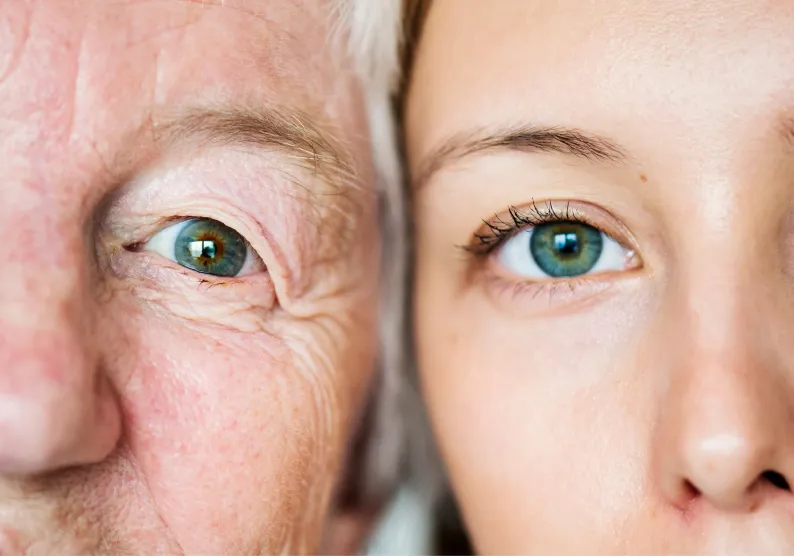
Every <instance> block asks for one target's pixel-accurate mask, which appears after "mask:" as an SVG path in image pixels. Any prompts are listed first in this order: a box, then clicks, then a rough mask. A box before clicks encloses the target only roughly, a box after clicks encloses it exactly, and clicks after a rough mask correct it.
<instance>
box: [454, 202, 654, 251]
mask: <svg viewBox="0 0 794 556" xmlns="http://www.w3.org/2000/svg"><path fill="white" fill-rule="evenodd" d="M522 217H523V218H524V219H526V220H533V221H534V222H533V223H532V224H529V223H527V224H523V225H519V224H518V223H517V222H516V219H517V218H518V219H520V218H522ZM561 220H570V221H575V222H581V223H582V224H586V225H588V226H592V227H593V228H595V229H597V230H599V231H601V232H603V233H605V234H606V235H608V236H609V237H610V238H612V239H614V240H615V241H616V242H618V243H619V244H620V245H622V246H623V247H624V248H626V249H627V250H629V251H632V252H634V253H637V252H638V248H637V242H636V240H635V238H634V236H633V235H632V234H631V232H629V230H628V229H627V228H626V226H624V225H623V224H622V223H621V222H620V220H618V219H617V218H616V217H615V216H613V215H612V214H611V213H609V212H608V211H606V210H604V209H602V208H600V207H597V206H596V205H593V204H591V203H586V202H583V201H571V200H554V199H551V200H546V201H538V202H536V201H535V200H532V201H531V202H530V203H529V204H528V205H523V206H515V205H511V206H509V207H508V208H507V211H506V212H503V213H501V214H495V215H494V216H493V217H492V218H490V219H488V220H484V221H483V225H482V226H481V227H480V228H479V230H477V231H476V232H475V233H474V235H473V236H472V239H471V241H470V242H469V245H466V246H464V247H463V248H464V250H466V251H468V252H469V253H471V254H472V255H474V256H478V257H479V256H488V255H490V254H491V253H493V252H495V251H496V250H498V249H499V248H500V247H501V246H502V245H503V244H504V242H505V241H507V240H508V239H510V238H511V237H513V236H515V234H517V233H519V232H522V231H526V230H528V229H530V228H532V227H534V226H537V225H540V224H544V223H547V222H557V221H561ZM498 230H500V231H498Z"/></svg>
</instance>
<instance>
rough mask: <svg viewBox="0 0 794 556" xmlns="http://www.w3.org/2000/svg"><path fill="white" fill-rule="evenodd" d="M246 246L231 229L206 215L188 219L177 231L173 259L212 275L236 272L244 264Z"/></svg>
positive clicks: (236, 273) (239, 236)
mask: <svg viewBox="0 0 794 556" xmlns="http://www.w3.org/2000/svg"><path fill="white" fill-rule="evenodd" d="M247 253H248V247H247V244H246V241H245V239H243V237H242V236H241V235H240V234H238V233H237V232H235V231H234V230H233V229H231V228H229V227H228V226H225V225H224V224H221V223H220V222H218V221H217V220H212V219H209V218H197V219H195V220H192V221H190V222H189V223H188V224H187V225H186V226H185V227H184V228H182V230H181V231H180V232H179V235H177V237H176V240H175V245H174V254H175V258H176V262H177V263H179V264H180V265H182V266H184V267H187V268H190V269H192V270H195V271H197V272H201V273H204V274H212V275H215V276H225V277H231V276H237V275H238V274H239V273H240V270H242V268H243V265H244V264H245V260H246V256H247Z"/></svg>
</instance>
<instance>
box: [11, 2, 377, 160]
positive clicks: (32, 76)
mask: <svg viewBox="0 0 794 556" xmlns="http://www.w3.org/2000/svg"><path fill="white" fill-rule="evenodd" d="M331 15H332V14H331V13H330V9H329V4H328V3H327V2H323V1H322V0H298V1H294V0H224V1H223V2H220V1H208V0H204V1H185V0H110V1H109V0H80V1H67V2H64V1H63V0H41V1H37V2H33V1H20V2H9V3H6V2H3V3H2V6H0V92H1V94H0V112H2V113H3V115H4V117H5V116H6V115H9V116H11V117H13V115H15V114H18V115H20V117H21V119H22V121H19V122H17V123H16V125H13V126H11V131H13V132H14V133H16V134H26V135H27V138H28V139H29V140H30V141H29V142H30V144H31V145H32V144H33V142H34V141H33V139H37V141H36V142H37V143H38V144H37V145H36V148H37V149H38V150H39V151H41V150H42V149H45V148H46V144H44V143H42V142H41V139H43V137H41V136H40V137H37V138H34V137H31V134H36V133H39V134H42V133H45V131H44V130H45V129H46V133H45V134H46V139H47V142H50V143H51V142H59V143H60V144H59V145H58V147H59V148H61V150H62V147H63V141H64V140H65V139H66V135H67V134H66V132H67V131H68V130H67V129H66V128H67V127H70V128H71V127H72V126H73V129H71V131H70V133H69V134H68V135H69V137H70V138H71V139H74V137H75V133H71V132H76V134H77V135H79V136H81V137H84V138H86V139H87V140H88V141H93V142H94V143H95V144H96V143H97V138H99V137H101V138H102V142H104V143H107V144H109V145H110V144H113V143H114V142H118V141H116V139H119V138H121V137H122V136H124V135H125V134H128V133H131V132H132V130H134V129H136V128H138V127H140V126H141V125H145V123H146V122H147V121H157V120H158V118H161V117H164V118H165V117H170V116H173V115H174V114H178V113H179V112H180V111H181V110H185V109H189V108H194V107H196V106H210V107H213V108H217V107H224V106H226V105H230V104H235V105H244V106H247V107H266V106H279V107H288V108H290V109H296V110H300V111H301V112H302V113H304V114H306V115H307V116H308V117H309V118H311V119H314V120H316V121H318V122H321V123H324V124H325V123H327V124H328V126H329V127H333V128H334V129H341V130H350V129H352V130H353V131H352V132H351V133H350V134H349V135H350V137H357V136H358V135H360V134H361V133H360V127H361V125H362V122H361V119H362V118H361V109H360V103H357V100H356V99H357V86H356V82H355V80H354V79H353V75H352V72H351V71H349V69H348V67H347V62H346V60H345V59H344V58H343V56H341V50H342V49H338V48H334V46H335V43H333V42H332V40H331V36H330V35H331V28H332V20H331ZM31 114H37V115H39V116H40V117H41V118H42V119H45V120H46V125H45V124H44V122H42V121H41V120H39V121H38V122H37V123H36V125H33V123H32V122H31V121H30V115H31ZM22 115H24V117H23V116H22ZM25 122H27V124H26V123H25ZM59 130H60V131H63V133H59ZM119 141H120V139H119ZM45 143H46V142H45Z"/></svg>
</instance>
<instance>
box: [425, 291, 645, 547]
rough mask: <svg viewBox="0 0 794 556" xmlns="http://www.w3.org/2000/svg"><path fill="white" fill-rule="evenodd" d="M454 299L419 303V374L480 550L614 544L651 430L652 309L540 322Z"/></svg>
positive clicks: (599, 311)
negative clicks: (640, 346)
mask: <svg viewBox="0 0 794 556" xmlns="http://www.w3.org/2000/svg"><path fill="white" fill-rule="evenodd" d="M444 299H445V297H444V295H443V294H441V293H440V292H437V291H436V292H434V294H433V295H432V296H430V295H424V294H423V293H422V291H421V289H420V291H419V296H418V300H419V301H418V306H417V313H416V314H417V322H416V325H417V330H418V342H417V343H418V355H419V359H420V361H419V363H420V372H421V376H422V383H423V388H424V393H425V396H426V399H427V402H428V405H429V409H430V414H431V419H432V421H433V426H434V428H435V430H436V434H437V436H438V438H439V443H440V447H441V451H442V454H443V457H444V459H445V462H446V464H447V467H448V469H449V471H450V475H451V478H452V482H453V484H454V487H455V491H456V493H457V495H458V497H459V499H460V502H461V505H462V509H463V512H464V515H465V516H466V520H467V522H468V524H469V526H470V528H471V529H472V533H473V536H474V539H475V541H476V542H477V544H478V548H479V549H480V550H485V551H486V552H500V551H508V552H509V551H515V550H516V549H518V548H520V549H522V550H523V549H528V548H529V547H534V548H538V546H542V545H543V544H544V539H547V540H548V541H549V542H552V541H553V542H554V543H556V546H557V547H558V548H559V542H560V539H571V540H570V542H571V543H572V544H570V547H571V548H576V547H577V546H579V545H578V543H579V542H585V543H587V542H591V543H592V542H593V541H597V540H598V539H599V538H600V539H603V538H604V535H605V532H607V531H610V530H611V531H614V530H615V528H617V527H618V526H619V524H620V523H622V522H625V521H626V520H627V519H629V513H630V512H632V511H633V509H632V508H634V507H636V501H634V500H632V497H634V496H636V493H639V492H641V491H642V484H640V483H641V482H642V480H643V479H642V476H643V469H642V468H641V466H640V465H639V464H640V463H642V460H643V458H644V455H643V454H645V453H646V452H647V446H648V445H649V442H650V435H651V429H652V421H653V418H654V415H653V412H652V409H651V408H652V407H653V393H652V390H653V388H654V387H655V386H654V385H652V384H648V383H647V382H646V381H644V380H643V378H642V376H641V375H642V373H638V372H637V368H636V366H635V365H636V361H637V341H638V336H637V334H638V331H637V328H638V327H636V326H635V324H636V323H637V322H638V319H640V318H641V315H642V313H643V311H644V310H645V308H644V304H643V303H642V300H640V299H639V298H636V299H633V300H631V301H629V300H627V299H626V296H623V297H622V298H619V299H616V300H615V301H613V302H610V303H606V304H604V305H601V306H598V307H594V308H593V309H592V310H590V311H588V312H585V313H581V314H577V315H568V316H563V317H548V318H533V317H531V316H528V315H524V316H518V315H507V314H506V313H504V312H502V311H499V310H498V309H496V308H495V307H494V305H493V304H492V303H491V302H490V301H488V299H487V298H486V296H483V295H481V294H480V293H476V292H468V293H467V294H465V295H463V296H462V297H460V298H457V299H454V300H453V299H452V298H449V300H448V301H449V302H448V303H447V302H445V301H443V300H444ZM627 306H628V307H633V308H634V310H635V313H634V314H631V311H626V307H627ZM606 330H608V331H609V333H608V334H607V333H604V332H603V331H606ZM628 417H630V418H628ZM576 454H579V455H581V454H586V457H575V455H576ZM594 509H598V510H597V511H594ZM572 523H576V524H577V529H578V533H577V535H574V536H571V535H570V529H571V526H572ZM589 546H590V548H592V546H594V545H593V544H590V545H589ZM580 548H582V549H585V550H586V549H587V545H586V544H585V545H582V546H580Z"/></svg>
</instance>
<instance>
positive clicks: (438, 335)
mask: <svg viewBox="0 0 794 556" xmlns="http://www.w3.org/2000/svg"><path fill="white" fill-rule="evenodd" d="M793 29H794V2H791V1H788V0H779V1H771V2H760V1H756V0H708V1H705V2H684V1H680V0H636V1H632V2H623V1H619V0H614V1H613V0H605V1H601V2H581V1H579V0H562V1H559V2H544V1H540V0H538V1H529V0H500V2H498V4H496V5H495V4H494V3H486V2H480V1H477V0H435V1H434V2H433V3H432V7H431V8H430V10H429V12H428V14H427V18H426V20H425V22H424V25H423V29H422V35H421V39H420V41H419V44H418V49H417V51H416V53H415V56H414V59H413V69H412V74H411V79H410V82H409V85H408V88H407V91H406V95H407V96H406V100H405V122H404V125H405V132H406V151H407V157H408V162H409V169H410V172H411V177H412V186H413V189H412V195H413V198H414V211H415V215H414V218H415V220H416V240H417V261H416V279H415V280H416V281H415V291H416V298H415V302H414V303H415V306H414V307H415V317H414V319H415V320H414V323H415V329H416V332H415V334H416V343H417V352H418V358H419V370H420V376H421V382H422V387H423V393H424V396H425V399H426V401H427V404H428V407H429V413H430V416H431V420H432V423H433V427H434V430H435V433H436V437H437V439H438V443H439V445H440V450H441V452H442V455H443V458H444V461H445V463H446V466H447V469H448V471H449V475H450V478H451V482H452V487H453V490H454V492H455V495H456V497H457V499H458V501H459V503H460V506H461V509H462V514H463V516H464V519H465V521H466V524H467V526H468V529H469V532H470V534H471V536H472V540H473V542H474V545H475V547H476V548H477V550H478V551H479V552H481V553H491V554H495V553H500V554H506V553H522V554H528V553H536V554H563V553H570V554H583V553H587V554H593V553H626V554H644V553H687V554H695V553H721V554H727V553H736V554H750V553H752V554H760V553H772V554H782V553H787V552H790V551H791V549H792V547H794V497H793V496H792V492H791V482H792V481H794V427H792V426H791V423H792V418H794V363H793V362H794V352H792V349H793V348H792V343H791V334H792V332H793V331H794V328H793V326H794V325H792V323H794V295H793V294H792V292H794V287H793V286H794V120H793V119H792V118H794V69H792V68H794V33H792V30H793Z"/></svg>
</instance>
